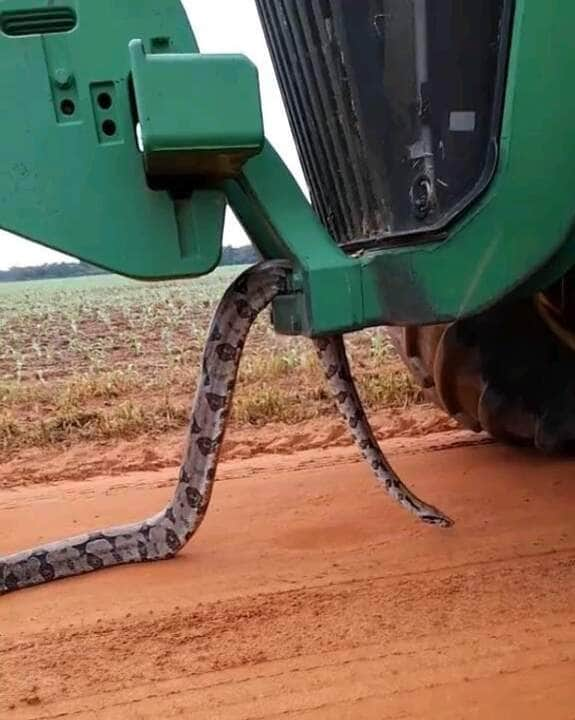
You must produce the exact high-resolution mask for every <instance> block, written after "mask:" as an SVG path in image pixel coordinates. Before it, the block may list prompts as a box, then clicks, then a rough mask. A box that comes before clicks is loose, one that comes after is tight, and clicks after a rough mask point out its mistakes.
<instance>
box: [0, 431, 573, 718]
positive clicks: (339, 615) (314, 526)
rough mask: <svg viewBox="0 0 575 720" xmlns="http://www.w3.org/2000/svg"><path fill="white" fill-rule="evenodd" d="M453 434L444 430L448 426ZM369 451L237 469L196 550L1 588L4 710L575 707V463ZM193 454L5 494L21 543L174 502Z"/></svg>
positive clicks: (456, 452)
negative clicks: (373, 455)
mask: <svg viewBox="0 0 575 720" xmlns="http://www.w3.org/2000/svg"><path fill="white" fill-rule="evenodd" d="M448 435H449V434H447V435H446V436H444V440H443V442H445V437H447V436H448ZM425 444H427V446H428V450H427V451H422V452H418V453H413V452H412V453H409V452H407V450H408V449H409V448H408V447H407V448H406V447H405V446H404V447H403V449H401V450H400V451H399V452H396V454H395V455H394V456H393V459H394V462H395V464H396V466H397V468H398V469H399V470H400V472H401V473H402V475H403V477H404V478H405V479H406V481H408V482H409V483H410V484H411V485H412V486H413V487H414V488H415V489H416V490H417V491H418V492H419V493H420V494H421V495H422V496H424V497H425V498H426V499H428V500H430V501H431V502H433V503H435V504H437V505H439V506H440V507H442V508H443V509H444V510H446V511H447V512H448V513H449V514H450V515H452V516H453V517H454V518H455V519H456V520H457V526H456V527H455V528H453V529H452V530H448V531H442V530H438V529H435V528H430V527H425V526H422V525H419V524H417V522H416V521H414V520H413V519H412V518H411V517H408V516H406V515H405V513H404V512H403V511H401V510H400V509H398V508H396V507H395V506H394V505H393V504H392V503H391V502H390V501H389V500H388V498H387V497H386V496H385V495H384V494H383V493H382V492H381V491H379V490H378V489H377V488H376V487H374V483H373V480H372V478H371V476H370V472H369V469H368V468H367V467H366V466H365V465H363V464H362V463H360V462H358V461H357V456H356V454H355V452H354V451H353V450H352V449H351V448H335V449H334V448H332V449H330V450H328V451H326V452H324V453H318V451H317V450H316V451H314V452H309V453H299V454H294V455H291V456H283V457H278V456H272V455H263V456H261V457H258V458H255V459H252V460H241V461H238V460H236V461H234V462H228V463H226V464H224V465H223V466H222V472H221V475H220V478H221V481H220V482H219V483H218V484H217V487H216V492H215V495H214V500H213V504H212V508H211V510H210V512H209V514H208V517H207V520H206V523H205V526H204V527H203V529H202V530H201V532H200V533H199V535H198V537H197V538H196V539H195V540H194V542H193V543H192V544H191V545H190V546H189V547H188V548H187V550H186V551H185V552H184V553H183V554H182V555H181V557H179V558H178V559H177V560H174V561H170V562H166V563H160V564H155V565H147V566H137V567H136V566H134V567H129V568H118V569H115V570H110V571H106V572H102V573H99V574H94V575H91V576H87V577H84V578H79V579H72V580H68V581H64V582H60V583H54V584H52V585H48V586H46V587H43V588H36V589H33V590H29V591H25V592H22V593H16V594H14V595H9V596H6V597H4V598H1V599H0V717H1V718H2V719H6V720H10V719H11V718H18V719H30V720H31V719H32V718H34V719H36V720H39V719H40V718H42V719H48V718H78V719H81V720H85V719H88V718H90V719H92V718H97V719H98V720H131V719H132V718H157V717H162V718H176V717H177V718H193V719H194V720H204V719H206V720H208V719H209V720H214V719H217V720H260V719H262V720H263V719H264V718H266V719H268V718H281V719H282V720H289V719H291V718H298V719H299V718H329V719H330V720H333V719H334V718H335V719H340V718H341V719H342V720H347V719H348V718H349V719H350V720H351V719H352V718H353V719H354V720H355V719H357V718H367V719H371V718H373V719H374V720H400V719H401V720H408V719H409V720H411V719H415V718H418V719H427V718H431V719H433V720H438V719H443V718H445V719H448V718H449V719H450V720H451V719H453V720H455V719H456V718H457V719H459V718H465V719H466V720H467V719H469V718H471V719H473V718H482V719H483V718H490V719H491V720H498V719H499V718H504V719H505V720H512V719H514V718H522V719H523V720H530V719H531V718H533V719H537V720H540V719H542V718H545V720H559V719H565V720H572V719H573V718H575V522H574V520H573V518H574V513H575V464H574V463H573V462H567V461H561V460H551V461H550V460H543V459H541V458H538V457H536V456H535V455H532V454H520V453H517V452H515V451H512V450H509V449H504V448H500V447H497V446H493V445H483V446H469V447H453V448H444V449H429V448H431V447H432V445H431V443H430V442H429V440H424V439H420V440H417V441H413V443H412V446H411V449H412V450H413V449H415V448H416V447H417V446H418V445H419V446H421V445H425ZM174 476H175V471H173V470H171V471H159V472H156V473H152V474H149V473H133V474H131V475H127V476H124V477H121V478H119V477H116V478H109V477H102V478H92V479H91V480H90V481H89V482H74V483H67V484H66V483H57V484H53V485H35V486H34V485H31V486H28V487H26V486H22V487H16V488H11V489H4V490H1V491H0V553H5V552H9V551H14V550H16V549H21V548H24V547H26V546H29V545H30V544H37V543H38V542H42V541H47V540H52V539H56V538H59V537H61V536H63V535H66V534H71V533H77V532H79V531H81V530H85V529H88V528H95V527H100V526H102V525H108V524H111V523H117V522H124V521H127V520H131V519H135V518H139V517H141V516H143V515H145V514H148V513H151V512H152V511H155V510H157V509H159V507H160V506H161V504H162V503H163V502H164V501H165V500H166V498H167V497H168V495H169V493H170V489H171V485H172V483H173V478H174Z"/></svg>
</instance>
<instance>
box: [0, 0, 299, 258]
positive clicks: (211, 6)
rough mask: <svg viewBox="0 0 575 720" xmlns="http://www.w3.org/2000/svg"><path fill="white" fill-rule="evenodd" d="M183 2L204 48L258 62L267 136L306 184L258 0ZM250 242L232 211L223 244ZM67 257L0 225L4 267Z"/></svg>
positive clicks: (199, 42) (197, 37) (297, 176)
mask: <svg viewBox="0 0 575 720" xmlns="http://www.w3.org/2000/svg"><path fill="white" fill-rule="evenodd" d="M183 5H184V6H185V8H186V11H187V13H188V16H189V18H190V20H191V23H192V27H193V28H194V32H195V34H196V39H197V40H198V44H199V46H200V49H201V50H202V52H206V53H210V52H229V53H242V54H244V55H247V56H248V57H249V58H250V59H251V60H252V61H253V62H255V63H256V65H257V66H258V68H259V71H260V85H261V92H262V102H263V109H264V123H265V130H266V135H267V137H268V139H269V140H271V142H272V143H273V145H274V146H275V148H276V149H277V150H278V151H279V153H280V154H281V156H282V157H283V159H284V162H285V163H286V164H287V166H288V167H289V168H290V170H291V171H292V172H293V174H294V175H295V177H296V179H297V180H298V182H299V183H300V185H301V186H302V187H305V182H304V179H303V175H302V172H301V167H300V164H299V160H298V157H297V152H296V149H295V145H294V143H293V139H292V136H291V132H290V129H289V125H288V121H287V117H286V115H285V111H284V108H283V104H282V100H281V95H280V92H279V88H278V86H277V83H276V79H275V76H274V72H273V68H272V64H271V60H270V56H269V53H268V50H267V47H266V44H265V40H264V36H263V33H262V29H261V26H260V22H259V18H258V14H257V10H256V6H255V2H254V0H183ZM1 225H2V218H1V217H0V226H1ZM246 242H247V238H246V237H245V235H244V233H243V230H242V228H241V227H240V225H239V224H238V223H237V221H236V220H235V218H234V217H233V215H232V214H231V212H228V217H227V221H226V230H225V236H224V243H225V244H226V245H236V246H237V245H243V244H245V243H246ZM66 259H68V258H66V256H64V255H61V254H60V253H57V252H55V251H53V250H49V249H47V248H44V247H42V246H40V245H36V244H35V243H31V242H29V241H27V240H24V239H22V238H19V237H16V236H14V235H11V234H9V233H6V232H4V231H2V230H0V270H3V269H7V268H9V267H12V266H25V265H41V264H43V263H48V262H58V261H61V260H66Z"/></svg>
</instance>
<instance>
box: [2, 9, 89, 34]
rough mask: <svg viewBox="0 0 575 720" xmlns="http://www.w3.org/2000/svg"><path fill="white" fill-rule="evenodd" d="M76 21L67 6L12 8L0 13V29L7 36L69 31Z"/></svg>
mask: <svg viewBox="0 0 575 720" xmlns="http://www.w3.org/2000/svg"><path fill="white" fill-rule="evenodd" d="M77 22H78V21H77V18H76V13H75V11H74V10H73V9H72V8H68V7H52V8H38V9H36V10H14V11H11V12H3V13H2V14H1V15H0V29H1V30H2V32H3V33H4V35H8V36H9V37H22V36H25V35H50V34H54V33H66V32H71V31H72V30H74V29H75V27H76V24H77Z"/></svg>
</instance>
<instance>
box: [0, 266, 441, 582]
mask: <svg viewBox="0 0 575 720" xmlns="http://www.w3.org/2000/svg"><path fill="white" fill-rule="evenodd" d="M289 276H290V265H289V264H288V263H285V262H278V261H268V262H263V263H261V264H259V265H256V266H255V267H254V268H251V269H250V270H248V271H247V272H245V273H243V274H242V275H241V276H240V277H239V278H238V279H237V280H236V281H235V282H234V283H233V284H232V285H231V287H230V288H229V289H228V290H227V292H226V293H225V295H224V297H223V299H222V301H221V302H220V305H219V307H218V309H217V311H216V314H215V316H214V319H213V321H212V325H211V328H210V332H209V338H208V341H207V344H206V348H205V350H204V356H203V365H202V367H203V370H202V376H201V379H200V382H199V383H198V389H197V392H196V397H195V401H194V405H193V412H192V417H191V421H190V425H189V430H188V438H187V445H186V450H185V453H184V460H183V463H182V466H181V469H180V474H179V480H178V484H177V487H176V491H175V494H174V496H173V499H172V501H171V502H170V504H169V505H168V506H167V507H166V508H165V509H164V510H162V512H160V513H159V514H158V515H155V516H154V517H151V518H148V519H147V520H144V521H141V522H136V523H133V524H130V525H122V526H120V527H116V528H111V529H108V530H100V531H98V532H92V533H90V534H86V535H79V536H78V537H73V538H68V539H66V540H62V541H60V542H56V543H53V544H50V545H44V546H42V547H38V548H35V549H33V550H27V551H25V552H20V553H18V554H16V555H11V556H7V557H4V558H2V557H0V595H1V594H4V593H8V592H12V591H14V590H20V589H22V588H25V587H29V586H32V585H39V584H41V583H45V582H49V581H51V580H56V579H59V578H65V577H71V576H73V575H81V574H83V573H88V572H91V571H92V570H99V569H100V568H107V567H112V566H114V565H122V564H126V563H137V562H144V561H147V560H164V559H168V558H172V557H174V556H175V555H176V554H177V553H178V552H179V551H180V550H181V549H182V548H183V547H184V546H185V545H186V543H187V542H188V541H189V540H190V538H191V537H192V536H193V535H194V534H195V532H196V531H197V529H198V528H199V526H200V525H201V523H202V520H203V518H204V516H205V514H206V511H207V509H208V505H209V502H210V497H211V495H212V490H213V485H214V479H215V475H216V467H217V463H218V455H219V452H220V448H221V445H222V441H223V438H224V432H225V426H226V421H227V418H228V414H229V410H230V405H231V401H232V396H233V391H234V386H235V383H236V376H237V371H238V366H239V362H240V358H241V355H242V350H243V347H244V343H245V341H246V338H247V335H248V332H249V330H250V327H251V325H252V323H253V321H254V320H255V319H256V317H257V316H258V315H259V314H260V312H261V311H262V310H263V309H264V308H265V307H266V306H267V305H268V304H269V303H270V302H271V301H272V300H273V298H274V297H275V296H276V295H278V294H280V293H282V292H285V291H286V290H287V287H288V280H289ZM315 346H316V349H317V352H318V355H319V358H320V360H321V363H322V366H323V368H324V370H325V374H326V376H327V379H328V381H329V385H330V388H331V390H332V392H333V394H334V396H335V399H336V401H337V404H338V407H339V409H340V412H341V414H342V415H343V417H344V418H345V420H346V422H347V424H348V425H349V427H350V429H351V432H352V434H353V437H354V439H355V441H356V443H357V444H358V446H359V447H360V449H361V451H362V453H363V456H364V458H365V459H366V460H367V462H368V463H369V464H370V465H371V467H372V468H373V471H374V473H375V475H376V477H377V480H378V481H379V482H380V483H381V485H383V487H384V488H385V489H386V490H387V492H388V493H389V494H390V495H391V496H392V497H393V498H394V499H395V500H396V501H397V502H398V503H399V504H400V505H402V506H403V507H404V508H405V509H406V510H409V511H410V512H411V513H413V514H415V515H417V517H419V519H420V520H422V521H423V522H426V523H431V524H433V525H440V526H443V527H448V526H450V525H451V524H452V522H451V520H450V519H449V518H448V517H446V516H445V515H444V514H443V513H442V512H441V511H440V510H437V509H436V508H434V507H432V506H431V505H427V504H426V503H424V502H422V501H421V500H420V499H419V498H417V497H416V496H415V495H414V494H413V493H412V492H411V491H410V490H409V489H408V488H407V487H406V486H405V485H404V484H403V483H402V482H401V481H400V480H399V478H398V477H397V475H396V474H395V472H394V471H393V470H392V469H391V467H390V466H389V463H388V462H387V461H386V459H385V457H384V455H383V454H382V452H381V450H380V449H379V446H378V444H377V441H376V440H375V437H374V435H373V432H372V429H371V427H370V425H369V422H368V420H367V418H366V416H365V412H364V410H363V407H362V404H361V401H360V399H359V396H358V394H357V391H356V388H355V385H354V382H353V378H352V375H351V372H350V369H349V365H348V361H347V356H346V352H345V346H344V342H343V338H342V337H341V336H332V337H325V338H320V339H318V340H315Z"/></svg>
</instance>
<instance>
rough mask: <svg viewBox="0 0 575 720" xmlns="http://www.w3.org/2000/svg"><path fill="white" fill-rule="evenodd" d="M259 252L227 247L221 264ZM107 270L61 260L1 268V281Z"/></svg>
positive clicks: (250, 259) (248, 260)
mask: <svg viewBox="0 0 575 720" xmlns="http://www.w3.org/2000/svg"><path fill="white" fill-rule="evenodd" d="M257 260H258V255H257V252H256V251H255V250H254V248H253V247H252V246H251V245H245V246H243V247H239V248H234V247H225V248H224V249H223V251H222V259H221V262H220V265H252V264H253V263H255V262H257ZM106 274H107V271H106V270H102V269H101V268H98V267H95V266H94V265H90V263H86V262H60V263H47V264H45V265H33V266H31V267H12V268H10V269H9V270H0V282H19V281H23V280H57V279H59V278H74V277H87V276H90V275H106Z"/></svg>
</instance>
